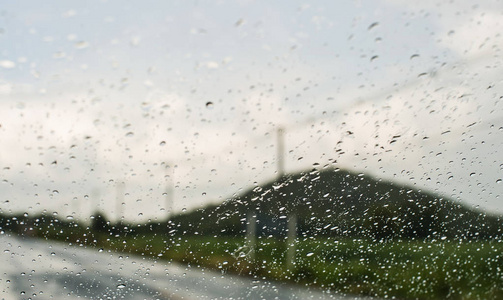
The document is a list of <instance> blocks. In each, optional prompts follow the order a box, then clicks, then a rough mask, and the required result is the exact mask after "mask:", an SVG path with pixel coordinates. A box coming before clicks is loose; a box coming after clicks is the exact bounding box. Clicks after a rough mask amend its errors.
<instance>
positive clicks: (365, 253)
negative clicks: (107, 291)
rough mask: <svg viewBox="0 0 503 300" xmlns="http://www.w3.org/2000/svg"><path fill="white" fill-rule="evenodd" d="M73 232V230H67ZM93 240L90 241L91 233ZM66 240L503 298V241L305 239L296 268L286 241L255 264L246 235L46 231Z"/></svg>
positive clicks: (360, 285) (291, 274)
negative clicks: (289, 265)
mask: <svg viewBox="0 0 503 300" xmlns="http://www.w3.org/2000/svg"><path fill="white" fill-rule="evenodd" d="M67 230H68V229H67ZM84 235H85V236H84ZM44 236H45V237H46V238H48V239H59V240H65V241H67V242H73V243H80V244H82V245H90V246H94V247H100V248H105V249H110V250H114V251H118V252H129V253H135V254H139V255H144V256H149V257H155V258H157V259H159V260H168V261H174V262H181V263H184V264H188V265H191V266H197V267H205V268H211V269H215V270H219V271H221V272H223V273H226V272H229V273H235V274H241V275H246V276H254V277H259V278H264V279H269V280H277V281H288V282H295V283H298V284H302V285H307V286H318V287H322V288H325V289H330V290H332V291H334V292H338V293H345V294H359V295H371V296H378V297H382V298H395V299H463V300H464V299H503V242H500V241H496V240H494V241H493V240H491V241H466V240H460V241H448V240H445V241H438V240H437V241H425V240H401V241H400V240H394V241H381V242H376V241H372V240H370V239H350V238H340V239H334V238H321V237H320V238H305V239H299V240H298V241H297V243H296V261H295V266H294V268H293V269H291V270H288V269H287V268H286V243H285V241H284V240H280V239H275V238H259V239H258V240H257V245H256V251H255V259H254V260H253V261H252V260H251V258H250V251H249V250H250V249H248V247H247V244H246V241H245V239H244V238H241V237H208V236H187V237H185V236H164V235H157V234H149V235H130V236H127V235H126V236H119V235H110V234H96V233H95V234H90V233H85V232H83V231H78V230H77V229H72V230H71V234H69V233H65V232H61V231H58V232H57V231H53V232H49V231H48V232H46V233H45V234H44Z"/></svg>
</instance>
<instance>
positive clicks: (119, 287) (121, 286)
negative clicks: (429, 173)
mask: <svg viewBox="0 0 503 300" xmlns="http://www.w3.org/2000/svg"><path fill="white" fill-rule="evenodd" d="M125 287H126V285H125V284H124V283H121V284H119V285H117V288H118V289H123V288H125Z"/></svg>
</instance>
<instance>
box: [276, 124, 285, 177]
mask: <svg viewBox="0 0 503 300" xmlns="http://www.w3.org/2000/svg"><path fill="white" fill-rule="evenodd" d="M284 133H285V130H284V129H283V127H281V126H279V127H278V129H277V131H276V136H277V145H278V148H277V154H276V160H277V162H278V169H277V172H278V178H281V177H283V175H284V174H285V161H284V156H285V135H284Z"/></svg>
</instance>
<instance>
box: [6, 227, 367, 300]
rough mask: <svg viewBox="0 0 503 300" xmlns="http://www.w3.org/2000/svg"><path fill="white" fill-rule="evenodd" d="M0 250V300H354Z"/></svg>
mask: <svg viewBox="0 0 503 300" xmlns="http://www.w3.org/2000/svg"><path fill="white" fill-rule="evenodd" d="M0 251H1V252H0V258H1V260H0V295H1V296H0V299H5V300H11V299H15V300H17V299H44V300H45V299H174V300H178V299H187V300H190V299H356V298H355V297H348V296H340V295H334V294H327V293H324V292H323V291H320V290H317V289H313V288H311V289H309V288H306V287H298V286H292V285H288V284H283V283H271V282H267V281H263V280H253V279H252V278H246V277H240V276H234V275H228V274H220V273H218V272H215V271H208V270H204V269H199V268H195V267H186V266H182V265H178V264H175V263H169V262H163V261H155V260H153V259H149V258H145V257H141V256H133V255H121V254H118V253H112V252H107V251H104V250H100V249H92V248H84V247H78V246H67V245H65V244H61V243H58V242H47V241H44V240H40V239H31V238H24V237H17V236H10V235H7V234H2V235H0ZM357 299H362V298H357Z"/></svg>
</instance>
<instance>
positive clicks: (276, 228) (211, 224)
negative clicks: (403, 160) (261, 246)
mask: <svg viewBox="0 0 503 300" xmlns="http://www.w3.org/2000/svg"><path fill="white" fill-rule="evenodd" d="M248 213H254V214H256V215H257V218H258V222H257V224H258V226H257V227H258V233H259V234H262V235H274V236H278V235H279V236H283V235H284V234H285V231H286V220H287V217H288V215H290V214H296V215H297V219H298V226H297V231H298V234H299V235H303V236H320V235H324V236H369V237H373V238H379V239H382V238H385V239H387V238H393V237H400V238H440V239H443V238H494V237H499V236H501V235H502V232H503V228H502V226H501V225H500V224H501V218H499V217H495V216H489V215H486V214H484V213H482V212H480V211H475V210H473V209H470V208H468V207H467V206H465V205H462V204H460V203H456V202H454V201H452V200H450V199H445V198H442V197H439V196H437V195H435V194H432V193H429V192H424V191H420V190H418V189H415V188H411V187H407V186H402V185H396V184H394V183H392V182H389V181H384V180H376V179H374V178H372V177H370V176H366V175H363V174H355V173H352V172H350V171H344V170H339V169H326V170H323V171H317V170H313V171H310V172H302V173H297V174H290V175H286V176H284V177H282V178H281V179H279V180H276V181H273V182H269V183H267V184H264V185H262V186H256V187H254V188H252V189H249V190H247V191H245V192H243V193H242V194H240V195H238V196H237V197H234V198H232V199H229V200H227V201H225V202H224V203H222V204H220V205H213V206H208V207H206V208H204V209H198V210H195V211H192V212H187V213H183V214H180V215H177V216H174V217H173V218H172V219H171V220H170V224H171V225H170V227H172V228H173V229H174V230H175V231H176V232H177V233H178V234H199V235H242V234H244V232H245V227H246V225H245V224H246V216H247V214H248Z"/></svg>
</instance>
